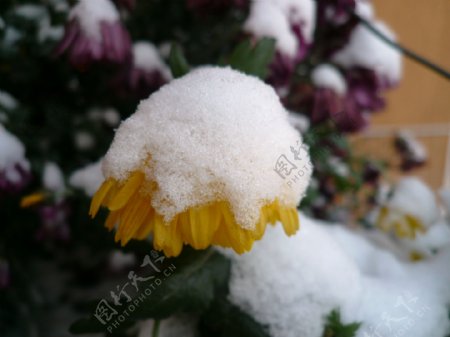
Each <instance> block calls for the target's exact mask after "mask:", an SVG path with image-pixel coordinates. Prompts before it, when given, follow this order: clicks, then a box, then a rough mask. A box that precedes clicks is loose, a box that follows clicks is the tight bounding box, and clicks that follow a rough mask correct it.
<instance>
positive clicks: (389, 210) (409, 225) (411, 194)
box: [377, 177, 439, 239]
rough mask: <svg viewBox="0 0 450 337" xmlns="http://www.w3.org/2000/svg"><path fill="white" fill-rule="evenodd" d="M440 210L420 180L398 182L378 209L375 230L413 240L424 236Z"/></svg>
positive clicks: (411, 179) (430, 192) (407, 179)
mask: <svg viewBox="0 0 450 337" xmlns="http://www.w3.org/2000/svg"><path fill="white" fill-rule="evenodd" d="M438 215H439V210H438V206H437V203H436V198H435V196H434V194H433V192H432V191H431V190H430V189H429V188H428V187H427V186H426V185H425V184H424V183H423V182H421V181H420V180H419V179H417V178H414V177H407V178H403V179H401V180H400V181H399V182H398V183H397V185H396V186H395V188H394V191H393V194H392V195H391V196H390V198H389V200H388V201H387V203H386V204H385V205H384V206H383V207H381V209H380V212H379V215H378V220H377V223H378V226H379V227H380V228H381V229H383V230H384V231H391V230H392V231H394V233H395V234H396V235H397V236H398V237H400V238H408V239H414V238H415V237H416V235H417V234H418V233H425V232H426V230H427V228H428V227H429V226H431V225H432V224H433V223H434V222H435V221H436V219H437V218H438Z"/></svg>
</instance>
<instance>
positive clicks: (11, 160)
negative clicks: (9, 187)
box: [0, 124, 30, 183]
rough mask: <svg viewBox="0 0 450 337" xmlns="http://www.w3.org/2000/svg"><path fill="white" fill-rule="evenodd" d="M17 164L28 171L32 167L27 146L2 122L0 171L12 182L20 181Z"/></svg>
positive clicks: (0, 126) (0, 128)
mask: <svg viewBox="0 0 450 337" xmlns="http://www.w3.org/2000/svg"><path fill="white" fill-rule="evenodd" d="M16 165H20V166H21V167H22V168H23V169H24V170H27V171H28V170H29V169H30V163H29V162H28V160H27V159H26V158H25V147H24V146H23V144H22V142H21V141H20V140H19V138H17V137H16V136H14V135H13V134H12V133H10V132H8V130H6V129H5V127H4V126H3V125H1V124H0V172H2V173H4V176H5V178H6V180H8V181H9V182H11V183H18V182H19V180H20V179H21V177H20V174H19V172H17V170H16Z"/></svg>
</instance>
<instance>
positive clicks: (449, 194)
mask: <svg viewBox="0 0 450 337" xmlns="http://www.w3.org/2000/svg"><path fill="white" fill-rule="evenodd" d="M439 195H440V197H441V200H442V203H443V206H444V207H445V212H446V214H447V217H448V218H449V220H450V190H449V189H444V188H443V189H441V190H440V191H439Z"/></svg>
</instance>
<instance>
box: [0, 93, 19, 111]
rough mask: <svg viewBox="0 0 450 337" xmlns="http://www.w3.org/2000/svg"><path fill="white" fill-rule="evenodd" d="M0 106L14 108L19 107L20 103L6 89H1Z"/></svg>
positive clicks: (8, 108)
mask: <svg viewBox="0 0 450 337" xmlns="http://www.w3.org/2000/svg"><path fill="white" fill-rule="evenodd" d="M0 106H1V107H2V108H4V109H7V110H13V109H16V108H17V106H18V103H17V100H16V99H15V98H14V97H13V96H11V95H10V94H8V93H7V92H6V91H2V90H0Z"/></svg>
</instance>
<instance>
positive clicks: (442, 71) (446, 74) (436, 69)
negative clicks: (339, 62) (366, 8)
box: [352, 12, 450, 80]
mask: <svg viewBox="0 0 450 337" xmlns="http://www.w3.org/2000/svg"><path fill="white" fill-rule="evenodd" d="M352 15H353V16H355V17H356V18H357V20H358V21H359V22H361V23H362V24H363V25H364V26H366V27H367V29H369V30H370V31H371V32H372V33H373V34H375V35H376V36H378V38H380V39H381V40H382V41H384V42H385V43H387V44H388V45H390V46H391V47H393V48H395V49H397V50H398V51H400V52H401V53H402V54H403V55H405V56H407V57H409V58H410V59H412V60H413V61H415V62H417V63H419V64H420V65H422V66H424V67H426V68H428V69H429V70H431V71H433V72H435V73H436V74H438V75H440V76H442V77H444V78H446V79H447V80H450V72H448V71H447V70H445V69H444V68H442V67H440V66H438V65H437V64H434V63H433V62H431V61H430V60H428V59H426V58H425V57H423V56H421V55H419V54H417V53H415V52H414V51H412V50H410V49H408V48H406V47H404V46H402V45H401V44H399V43H397V42H395V41H393V40H392V39H390V38H389V37H387V36H386V35H385V34H383V33H382V32H381V31H380V30H379V29H377V28H376V27H375V26H374V25H373V24H372V23H371V22H369V20H366V19H364V18H362V17H361V16H359V15H358V14H356V13H355V12H352Z"/></svg>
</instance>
